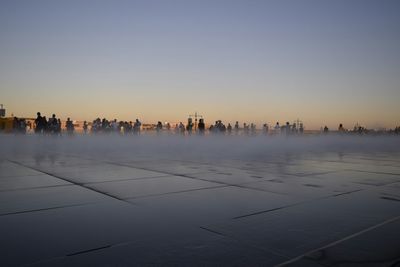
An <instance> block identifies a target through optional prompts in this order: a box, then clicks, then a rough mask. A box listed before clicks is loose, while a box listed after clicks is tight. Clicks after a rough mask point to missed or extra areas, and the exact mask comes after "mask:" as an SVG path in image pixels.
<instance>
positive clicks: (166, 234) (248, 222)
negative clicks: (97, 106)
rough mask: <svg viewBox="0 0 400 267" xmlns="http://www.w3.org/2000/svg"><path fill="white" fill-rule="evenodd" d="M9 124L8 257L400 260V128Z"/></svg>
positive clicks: (4, 159) (61, 261) (66, 261)
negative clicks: (267, 131) (276, 134)
mask: <svg viewBox="0 0 400 267" xmlns="http://www.w3.org/2000/svg"><path fill="white" fill-rule="evenodd" d="M0 138H1V141H0V144H1V147H2V148H3V150H2V151H3V152H2V153H0V155H1V158H0V236H1V243H0V247H1V265H2V266H18V265H29V266H64V265H66V266H79V265H81V266H102V265H106V266H133V265H139V266H147V265H161V266H165V265H168V266H169V265H175V266H197V265H198V266H210V265H216V266H221V265H223V266H276V265H278V266H279V265H280V266H400V153H399V152H398V151H396V148H394V149H393V146H395V147H396V145H397V144H398V141H397V140H395V142H393V139H391V140H389V141H385V142H386V143H385V144H388V145H387V147H388V148H392V149H376V147H381V145H382V143H378V144H375V145H376V146H372V147H370V148H367V149H364V147H363V146H364V144H363V143H360V142H358V141H357V142H354V141H352V140H347V141H346V142H341V143H340V142H339V144H336V143H335V142H333V141H331V142H330V143H329V146H326V147H324V146H321V144H323V141H321V140H319V141H317V142H314V143H309V141H307V142H308V143H307V142H306V143H302V144H301V145H297V143H299V142H300V141H285V140H278V139H276V140H272V141H268V142H264V141H252V140H250V141H246V140H245V141H243V140H242V139H241V140H238V139H237V140H233V139H231V140H229V141H226V144H225V143H224V142H225V141H223V139H218V138H217V139H218V140H217V141H215V140H213V141H210V140H208V141H207V140H200V141H199V140H195V141H194V145H192V143H193V142H192V141H191V140H190V139H185V140H178V139H176V138H175V137H174V138H172V137H171V140H172V141H171V142H169V141H168V140H167V138H165V139H163V141H158V139H157V138H156V137H152V138H144V137H140V138H142V139H141V140H137V139H138V138H136V140H134V141H132V140H133V139H134V138H135V137H132V139H131V138H130V137H129V139H128V138H118V137H116V138H114V139H112V140H114V141H110V142H109V141H108V140H107V139H105V138H104V139H101V140H96V141H93V140H95V139H96V138H92V139H89V138H83V137H79V138H78V137H76V138H75V139H72V138H71V139H68V138H66V137H63V138H59V139H53V138H47V137H46V138H39V139H40V140H38V138H35V137H20V138H19V137H12V136H1V137H0ZM140 138H139V139H140ZM115 139H118V140H117V141H115ZM161 139H162V138H161ZM246 142H247V143H246ZM279 142H283V144H285V145H283V148H282V145H273V144H274V143H279ZM288 142H289V145H288V144H287V143H288ZM221 143H222V144H221ZM354 143H355V144H356V145H354V146H353V147H350V148H349V147H348V145H349V144H354ZM365 143H368V144H369V143H370V142H369V141H365ZM106 144H107V145H106ZM235 144H236V145H235ZM207 146H212V147H207ZM291 147H293V148H294V149H291ZM309 148H310V149H309ZM396 264H397V265H396Z"/></svg>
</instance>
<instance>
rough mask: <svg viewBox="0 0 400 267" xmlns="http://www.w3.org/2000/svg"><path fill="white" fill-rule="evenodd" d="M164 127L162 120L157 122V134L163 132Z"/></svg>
mask: <svg viewBox="0 0 400 267" xmlns="http://www.w3.org/2000/svg"><path fill="white" fill-rule="evenodd" d="M162 128H163V125H162V123H161V121H159V122H157V125H156V131H157V134H160V133H161V131H162Z"/></svg>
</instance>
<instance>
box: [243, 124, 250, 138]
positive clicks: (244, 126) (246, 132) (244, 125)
mask: <svg viewBox="0 0 400 267" xmlns="http://www.w3.org/2000/svg"><path fill="white" fill-rule="evenodd" d="M243 133H244V135H249V133H250V128H249V126H248V125H247V123H245V122H244V123H243Z"/></svg>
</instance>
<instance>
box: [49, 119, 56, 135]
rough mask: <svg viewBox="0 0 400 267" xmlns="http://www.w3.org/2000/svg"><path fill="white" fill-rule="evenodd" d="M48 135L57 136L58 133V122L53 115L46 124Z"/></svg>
mask: <svg viewBox="0 0 400 267" xmlns="http://www.w3.org/2000/svg"><path fill="white" fill-rule="evenodd" d="M48 127H49V133H51V134H54V135H55V134H57V132H58V120H57V118H56V114H53V115H52V116H51V118H50V119H49V122H48Z"/></svg>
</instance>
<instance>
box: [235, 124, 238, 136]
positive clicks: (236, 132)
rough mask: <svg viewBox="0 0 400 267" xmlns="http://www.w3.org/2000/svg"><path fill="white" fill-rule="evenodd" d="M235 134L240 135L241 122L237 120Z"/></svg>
mask: <svg viewBox="0 0 400 267" xmlns="http://www.w3.org/2000/svg"><path fill="white" fill-rule="evenodd" d="M235 134H236V135H238V134H239V122H238V121H236V123H235Z"/></svg>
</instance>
